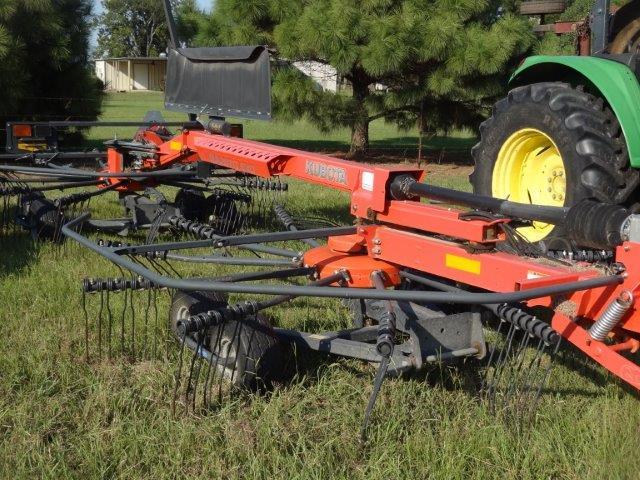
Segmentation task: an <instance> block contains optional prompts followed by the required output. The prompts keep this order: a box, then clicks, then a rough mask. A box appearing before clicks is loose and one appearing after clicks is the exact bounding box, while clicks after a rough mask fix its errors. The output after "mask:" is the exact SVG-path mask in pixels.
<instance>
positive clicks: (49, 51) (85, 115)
mask: <svg viewBox="0 0 640 480" xmlns="http://www.w3.org/2000/svg"><path fill="white" fill-rule="evenodd" d="M90 16H91V2H90V1H89V0H2V1H0V91H2V102H0V122H1V123H0V125H4V123H5V122H6V121H7V120H53V119H58V120H61V119H75V120H93V119H95V118H96V117H97V115H98V114H99V113H100V105H101V99H102V85H101V83H100V82H99V81H98V80H97V79H96V78H95V76H94V75H93V73H92V71H93V70H92V68H91V66H90V64H89V58H88V57H89V23H90ZM0 128H4V127H3V126H2V127H0ZM2 137H3V138H2V139H0V142H3V141H4V135H2Z"/></svg>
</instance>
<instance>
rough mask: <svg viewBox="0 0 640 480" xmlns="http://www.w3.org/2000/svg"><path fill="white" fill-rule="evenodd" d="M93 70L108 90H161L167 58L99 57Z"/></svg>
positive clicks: (165, 73)
mask: <svg viewBox="0 0 640 480" xmlns="http://www.w3.org/2000/svg"><path fill="white" fill-rule="evenodd" d="M95 72H96V76H97V77H98V78H99V79H100V80H102V82H103V83H104V88H105V90H108V91H116V92H130V91H133V90H136V91H151V90H156V91H162V90H164V86H165V78H166V75H167V58H166V57H144V58H137V57H119V58H101V59H99V60H96V61H95Z"/></svg>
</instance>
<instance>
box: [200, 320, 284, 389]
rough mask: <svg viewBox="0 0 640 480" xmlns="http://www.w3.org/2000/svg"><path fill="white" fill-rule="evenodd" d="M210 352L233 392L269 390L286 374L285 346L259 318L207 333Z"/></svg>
mask: <svg viewBox="0 0 640 480" xmlns="http://www.w3.org/2000/svg"><path fill="white" fill-rule="evenodd" d="M208 336H209V339H210V341H209V349H210V350H211V351H212V352H213V353H215V354H216V355H218V356H219V357H220V361H219V363H218V365H217V367H218V371H219V372H220V373H221V374H222V376H223V377H224V379H225V380H226V381H228V382H229V383H230V384H231V386H232V387H233V388H237V389H240V390H247V391H261V390H269V389H271V388H272V387H273V384H274V382H279V381H282V380H283V379H284V378H285V377H286V376H287V372H288V362H287V359H288V352H287V349H286V346H285V345H284V344H283V343H282V342H281V341H280V340H279V339H278V337H277V336H276V335H275V333H274V332H273V328H272V327H271V325H270V323H269V321H268V320H267V318H266V317H265V316H263V315H261V314H257V315H255V316H251V317H249V318H247V319H246V320H245V321H235V320H232V321H227V322H225V323H224V324H222V325H220V326H218V327H213V328H212V329H210V331H209V333H208Z"/></svg>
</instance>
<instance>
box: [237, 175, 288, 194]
mask: <svg viewBox="0 0 640 480" xmlns="http://www.w3.org/2000/svg"><path fill="white" fill-rule="evenodd" d="M239 185H240V186H241V187H245V188H251V189H254V190H270V191H272V192H286V191H287V190H289V184H287V183H283V182H281V181H277V182H274V181H272V180H262V179H259V178H242V179H240V182H239Z"/></svg>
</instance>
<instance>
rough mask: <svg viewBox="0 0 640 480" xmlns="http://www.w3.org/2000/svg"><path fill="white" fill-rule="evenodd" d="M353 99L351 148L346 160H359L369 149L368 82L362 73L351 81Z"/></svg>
mask: <svg viewBox="0 0 640 480" xmlns="http://www.w3.org/2000/svg"><path fill="white" fill-rule="evenodd" d="M351 83H352V85H353V99H354V100H355V101H356V108H355V109H354V118H353V123H352V124H351V148H350V149H349V153H348V154H347V158H351V159H360V158H362V157H364V155H365V154H366V153H367V150H368V149H369V122H370V120H369V112H368V111H367V107H366V105H365V100H366V99H367V97H368V96H369V82H368V81H367V79H366V76H365V75H364V73H362V74H360V75H358V74H355V75H354V76H353V78H352V81H351Z"/></svg>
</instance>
